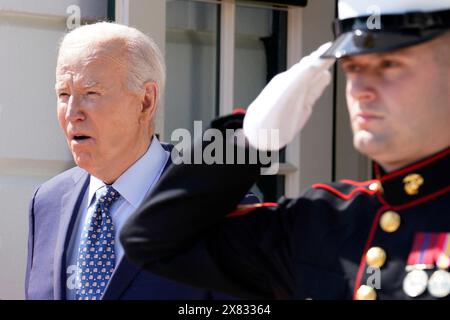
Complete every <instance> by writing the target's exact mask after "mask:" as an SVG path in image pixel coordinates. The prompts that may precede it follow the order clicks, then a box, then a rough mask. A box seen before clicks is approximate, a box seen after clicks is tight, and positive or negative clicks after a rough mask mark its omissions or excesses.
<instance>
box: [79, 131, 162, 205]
mask: <svg viewBox="0 0 450 320" xmlns="http://www.w3.org/2000/svg"><path fill="white" fill-rule="evenodd" d="M168 159H169V152H167V151H166V150H164V148H163V147H162V146H161V143H160V142H159V140H158V139H157V138H156V136H154V137H153V139H152V143H151V144H150V147H149V148H148V150H147V152H146V153H145V154H144V155H143V156H142V157H141V158H140V159H138V160H137V161H136V162H135V163H133V165H131V167H129V168H128V169H127V170H126V171H125V172H124V173H123V174H122V175H121V176H120V177H119V178H118V179H117V180H116V181H115V182H114V183H113V185H112V186H113V188H114V189H116V190H117V191H118V192H119V193H120V195H121V196H122V197H123V198H124V199H125V200H126V201H127V202H128V203H129V204H130V205H132V206H133V207H134V208H137V207H139V205H140V204H141V202H142V200H144V197H145V196H146V194H147V192H148V191H149V190H150V189H151V187H152V186H153V185H154V184H155V182H156V181H157V180H158V178H159V176H160V175H161V173H162V171H163V170H164V167H165V165H166V162H167V160H168ZM104 186H105V183H104V182H103V181H102V180H100V179H98V178H97V177H94V176H93V175H91V177H90V182H89V194H88V197H89V198H88V203H89V204H91V203H92V200H93V198H94V196H95V193H96V192H97V191H98V190H99V189H100V188H102V187H104Z"/></svg>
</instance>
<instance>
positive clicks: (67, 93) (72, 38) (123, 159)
mask: <svg viewBox="0 0 450 320" xmlns="http://www.w3.org/2000/svg"><path fill="white" fill-rule="evenodd" d="M164 83H165V70H164V62H163V57H162V56H161V53H160V51H159V49H158V48H157V46H156V44H155V43H154V42H153V41H152V40H151V39H150V38H148V37H147V36H145V35H144V34H143V33H141V32H140V31H138V30H136V29H134V28H130V27H126V26H121V25H117V24H113V23H106V22H103V23H97V24H93V25H86V26H82V27H80V28H78V29H75V30H74V31H72V32H70V33H68V34H67V35H66V36H65V37H64V39H63V41H62V43H61V46H60V49H59V55H58V61H57V67H56V95H57V114H58V119H59V123H60V125H61V128H62V130H63V132H64V134H65V137H66V139H67V143H68V145H69V148H70V150H71V152H72V155H73V158H74V160H75V163H76V164H77V167H75V168H73V169H70V170H68V171H66V172H63V173H61V174H59V175H58V176H56V177H54V178H53V179H51V180H50V181H48V182H46V183H44V184H43V185H42V186H41V187H39V188H38V190H37V191H36V192H35V194H34V196H33V199H32V201H31V205H30V234H29V255H28V265H27V274H26V297H27V298H28V299H77V300H81V299H83V300H98V299H180V298H181V299H206V298H211V297H213V295H212V293H211V292H209V291H206V290H199V289H196V288H192V287H188V286H185V285H180V284H177V283H175V282H172V281H169V280H166V279H164V278H161V277H158V276H156V275H153V274H150V273H147V272H144V271H142V270H141V269H139V268H137V267H136V266H135V265H133V264H132V263H131V262H130V261H129V260H128V259H127V258H126V257H124V253H123V248H122V246H121V244H120V242H119V241H118V232H119V231H120V229H121V227H122V225H123V224H124V222H125V220H126V219H127V218H128V216H130V214H131V213H132V212H133V211H134V210H135V209H136V208H137V207H138V206H139V205H140V204H141V202H142V200H143V199H144V197H145V196H146V194H147V193H148V192H149V190H151V189H152V187H153V185H154V184H155V183H156V181H157V180H158V179H159V177H160V175H161V173H162V172H163V171H164V170H165V168H166V167H167V165H168V164H169V163H170V150H171V147H170V146H168V145H164V144H161V143H160V142H159V141H158V139H157V138H156V137H155V136H154V135H153V134H154V117H155V113H156V109H157V105H158V101H160V100H161V96H162V94H163V92H164Z"/></svg>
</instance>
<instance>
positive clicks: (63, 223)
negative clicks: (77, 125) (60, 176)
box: [53, 169, 89, 300]
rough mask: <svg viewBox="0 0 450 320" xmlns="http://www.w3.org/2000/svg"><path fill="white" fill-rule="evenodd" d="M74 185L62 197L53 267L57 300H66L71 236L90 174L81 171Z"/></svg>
mask: <svg viewBox="0 0 450 320" xmlns="http://www.w3.org/2000/svg"><path fill="white" fill-rule="evenodd" d="M72 178H73V185H71V186H69V187H68V188H67V190H66V192H65V194H64V195H63V196H62V197H61V216H60V221H59V228H58V237H57V241H56V248H55V257H54V265H53V271H54V274H53V290H54V298H55V299H56V300H62V299H66V286H65V283H66V270H65V269H66V252H67V247H68V245H69V241H70V235H71V234H72V229H73V225H74V222H75V220H76V217H77V213H78V211H79V207H80V204H81V201H82V199H83V196H84V193H85V191H86V188H87V187H88V185H89V179H88V178H89V174H88V173H87V172H86V171H84V170H81V169H80V170H79V171H77V172H76V173H74V175H73V177H72Z"/></svg>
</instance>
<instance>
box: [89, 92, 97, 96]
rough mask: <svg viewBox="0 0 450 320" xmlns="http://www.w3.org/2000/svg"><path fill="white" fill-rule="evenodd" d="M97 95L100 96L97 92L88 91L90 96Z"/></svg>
mask: <svg viewBox="0 0 450 320" xmlns="http://www.w3.org/2000/svg"><path fill="white" fill-rule="evenodd" d="M97 94H98V92H96V91H88V92H87V95H88V96H92V95H97Z"/></svg>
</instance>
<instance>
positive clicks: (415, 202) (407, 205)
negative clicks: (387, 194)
mask: <svg viewBox="0 0 450 320" xmlns="http://www.w3.org/2000/svg"><path fill="white" fill-rule="evenodd" d="M447 192H450V186H448V187H446V188H444V189H441V190H439V191H436V192H435V193H432V194H429V195H427V196H425V197H422V198H419V199H416V200H413V201H411V202H408V203H405V204H402V205H398V206H392V205H389V204H388V203H387V202H386V201H385V200H384V199H383V197H382V196H381V194H377V196H378V200H379V201H380V202H381V203H382V204H383V205H385V206H390V207H391V208H392V210H395V211H400V210H405V209H408V208H411V207H413V206H417V205H419V204H421V203H424V202H427V201H430V200H432V199H434V198H437V197H439V196H441V195H443V194H445V193H447Z"/></svg>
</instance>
